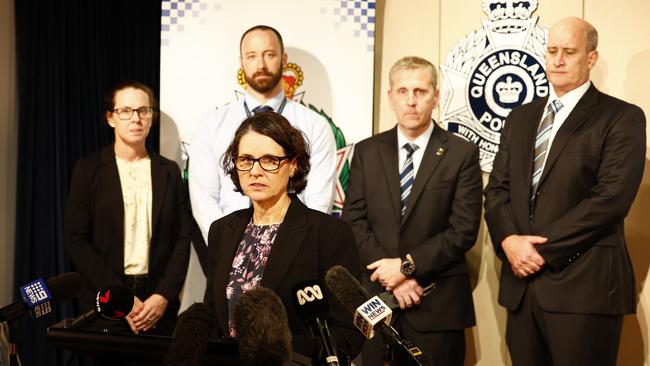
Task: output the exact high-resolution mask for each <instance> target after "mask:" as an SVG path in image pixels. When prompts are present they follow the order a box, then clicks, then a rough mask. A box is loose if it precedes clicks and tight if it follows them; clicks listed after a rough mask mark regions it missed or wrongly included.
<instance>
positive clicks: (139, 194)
mask: <svg viewBox="0 0 650 366" xmlns="http://www.w3.org/2000/svg"><path fill="white" fill-rule="evenodd" d="M115 162H116V163H117V171H118V173H119V175H120V185H121V187H122V200H123V204H124V273H125V274H127V275H141V274H147V273H149V245H150V243H151V212H152V211H151V210H152V209H151V207H152V202H153V198H152V191H151V159H150V158H149V157H148V156H147V157H146V158H144V159H140V160H138V161H127V160H123V159H120V158H118V157H117V156H116V157H115Z"/></svg>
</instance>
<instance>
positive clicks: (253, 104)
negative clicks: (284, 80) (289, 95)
mask: <svg viewBox="0 0 650 366" xmlns="http://www.w3.org/2000/svg"><path fill="white" fill-rule="evenodd" d="M284 98H285V96H284V91H282V90H281V91H280V92H279V93H278V94H277V95H276V96H274V97H273V98H271V99H269V100H268V101H267V102H266V103H264V105H267V106H269V107H271V108H273V110H274V111H276V112H277V111H278V109H279V108H280V104H282V100H283V99H284ZM244 100H245V101H246V105H248V109H250V110H251V111H252V110H253V109H255V108H257V107H259V106H260V105H262V103H260V102H259V101H258V100H257V99H255V98H254V97H253V96H252V95H250V94H249V93H248V91H247V92H246V93H244Z"/></svg>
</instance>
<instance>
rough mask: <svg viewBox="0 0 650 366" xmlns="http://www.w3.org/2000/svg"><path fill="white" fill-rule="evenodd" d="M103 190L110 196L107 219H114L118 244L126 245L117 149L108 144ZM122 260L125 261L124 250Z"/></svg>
mask: <svg viewBox="0 0 650 366" xmlns="http://www.w3.org/2000/svg"><path fill="white" fill-rule="evenodd" d="M100 159H101V163H102V166H101V171H100V174H101V179H100V180H99V181H100V182H102V185H101V190H102V191H103V192H101V193H100V194H101V195H102V196H104V195H105V197H108V199H107V200H106V204H107V205H108V207H109V211H110V212H107V213H106V216H104V219H106V220H112V222H111V225H112V227H113V230H114V233H115V243H116V245H124V198H123V197H122V185H121V183H120V174H119V172H118V170H117V162H116V161H115V150H114V149H113V145H112V144H111V145H109V146H106V147H105V148H104V149H103V150H102V152H101V158H100ZM120 253H122V256H121V260H122V264H123V263H124V250H120Z"/></svg>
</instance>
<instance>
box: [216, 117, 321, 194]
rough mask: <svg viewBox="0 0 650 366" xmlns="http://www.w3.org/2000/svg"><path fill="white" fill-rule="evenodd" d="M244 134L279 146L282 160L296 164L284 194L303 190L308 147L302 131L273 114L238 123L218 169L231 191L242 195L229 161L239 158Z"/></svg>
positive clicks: (305, 179) (234, 170) (305, 181)
mask: <svg viewBox="0 0 650 366" xmlns="http://www.w3.org/2000/svg"><path fill="white" fill-rule="evenodd" d="M248 131H255V132H257V133H259V134H260V135H264V136H267V137H270V138H271V139H272V140H273V141H275V142H276V143H277V144H278V145H280V146H282V148H283V149H284V152H285V154H286V156H288V157H289V158H291V160H293V161H295V162H296V171H295V172H294V174H293V177H290V178H289V187H288V191H289V192H291V193H300V192H302V191H303V190H304V189H305V187H306V186H307V174H309V169H310V164H309V144H308V142H307V139H306V137H305V136H304V134H303V133H302V131H300V130H299V129H297V128H295V127H293V126H292V125H291V124H290V123H289V121H287V119H286V118H284V117H283V116H282V115H281V114H278V113H275V112H262V113H257V114H255V115H254V116H252V117H249V118H247V119H246V120H245V121H244V122H242V124H241V125H239V128H237V131H236V132H235V137H234V138H233V140H232V142H231V143H230V146H228V149H227V150H226V152H225V153H224V155H223V161H222V167H223V170H224V171H225V173H226V175H228V176H230V179H232V183H233V184H234V185H235V191H236V192H242V189H241V185H240V183H239V175H238V174H237V169H235V165H234V164H233V161H232V159H233V158H236V157H237V156H239V142H240V141H241V139H242V137H243V136H244V135H245V134H246V133H248Z"/></svg>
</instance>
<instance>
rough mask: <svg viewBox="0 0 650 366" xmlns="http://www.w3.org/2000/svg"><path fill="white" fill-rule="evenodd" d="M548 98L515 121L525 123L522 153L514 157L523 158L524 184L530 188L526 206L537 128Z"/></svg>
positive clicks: (531, 176) (540, 101) (531, 177)
mask: <svg viewBox="0 0 650 366" xmlns="http://www.w3.org/2000/svg"><path fill="white" fill-rule="evenodd" d="M547 100H548V98H547V97H546V98H543V99H540V100H539V102H538V103H539V108H535V109H534V110H533V111H531V112H530V114H529V115H528V116H526V117H525V118H526V119H525V120H524V121H521V122H515V123H522V124H523V129H524V130H523V136H522V139H521V142H520V143H521V144H522V145H521V146H522V148H521V150H520V151H521V152H522V154H521V155H520V156H519V157H517V156H513V158H519V159H521V162H522V164H521V166H522V169H523V171H522V173H523V176H522V178H523V184H528V187H529V189H528V190H526V192H529V194H528V195H527V196H526V199H525V202H526V206H529V205H528V199H529V198H530V185H531V182H532V179H533V158H534V155H535V139H536V138H537V129H538V128H539V124H540V122H541V120H542V115H543V114H544V107H545V106H546V101H547Z"/></svg>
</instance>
